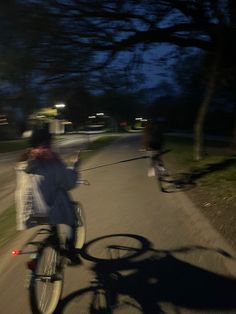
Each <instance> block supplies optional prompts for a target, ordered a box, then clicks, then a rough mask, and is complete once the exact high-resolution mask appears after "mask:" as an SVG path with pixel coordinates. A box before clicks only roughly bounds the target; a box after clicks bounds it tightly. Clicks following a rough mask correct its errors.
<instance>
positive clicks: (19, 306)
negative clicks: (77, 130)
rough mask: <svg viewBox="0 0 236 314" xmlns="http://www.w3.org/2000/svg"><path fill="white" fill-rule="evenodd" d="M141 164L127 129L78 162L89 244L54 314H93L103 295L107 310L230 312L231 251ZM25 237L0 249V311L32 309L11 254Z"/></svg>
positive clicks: (235, 286)
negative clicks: (117, 137) (88, 157)
mask: <svg viewBox="0 0 236 314" xmlns="http://www.w3.org/2000/svg"><path fill="white" fill-rule="evenodd" d="M148 162H149V161H148V159H147V158H146V155H145V153H144V152H142V151H140V138H139V135H137V134H134V135H126V136H124V137H122V138H120V139H119V140H117V141H115V142H114V143H113V144H111V145H109V146H108V147H106V148H105V149H104V150H102V151H101V152H99V153H98V154H97V155H96V156H95V157H93V158H91V159H90V160H89V161H88V162H87V163H86V164H84V165H83V166H82V169H81V176H82V178H83V179H86V180H89V182H90V184H91V185H90V186H80V187H78V188H76V189H75V190H74V191H73V192H72V195H73V197H74V199H76V200H79V201H80V202H82V204H83V206H84V209H85V212H86V224H87V243H89V242H90V241H91V240H93V239H94V241H93V242H92V244H90V245H88V246H87V247H86V250H85V251H84V252H83V257H82V258H81V259H82V265H80V266H75V267H67V268H66V271H65V281H64V289H63V295H62V302H61V304H60V307H59V309H58V311H57V314H58V313H66V314H75V313H76V314H77V313H83V314H87V313H95V311H94V312H92V311H91V307H92V305H93V306H94V303H95V302H97V303H98V300H100V302H101V304H100V307H103V303H104V299H106V297H107V296H108V297H107V298H108V299H109V300H110V301H109V302H110V305H111V308H112V313H122V314H123V313H124V314H130V313H131V314H132V313H134V314H135V313H145V314H154V313H155V314H158V313H167V314H172V313H173V314H174V313H176V314H177V313H178V314H179V313H181V314H182V313H184V314H185V313H214V314H222V313H236V297H235V291H236V279H235V278H236V262H235V259H234V258H233V256H234V254H235V253H234V252H233V250H232V249H231V248H230V247H229V245H228V244H227V243H226V242H225V241H224V239H222V238H221V237H220V235H219V234H218V233H217V232H216V231H215V230H214V229H213V228H212V226H211V224H210V222H208V221H206V219H205V218H204V217H203V216H202V215H201V214H200V213H199V211H198V210H197V208H195V207H194V205H193V204H192V203H191V202H190V200H189V199H188V198H187V197H186V196H185V195H184V193H182V192H179V193H170V194H168V193H163V192H161V191H160V189H159V185H158V183H157V181H156V178H155V177H148V176H147V168H148ZM28 233H31V231H30V232H28ZM27 236H28V235H27V234H26V235H25V234H24V233H20V234H19V235H18V237H17V239H16V241H15V242H12V243H9V244H8V245H7V246H6V247H5V248H3V250H2V252H1V254H0V258H1V264H0V274H1V276H0V289H1V294H0V312H1V313H11V314H29V313H31V312H30V310H29V305H28V298H27V290H26V289H25V288H24V280H25V267H24V261H25V259H26V257H25V256H19V257H11V256H10V250H11V249H12V248H17V247H19V245H20V244H21V243H22V242H23V241H24V239H25V238H26V237H27ZM108 247H110V249H108ZM118 258H119V259H118ZM233 275H234V276H233ZM96 278H99V283H97V282H96V281H95V282H94V279H96ZM91 281H92V282H91ZM96 284H97V285H98V286H99V289H98V290H99V297H98V296H97V297H96V298H94V292H93V290H92V287H94V286H96ZM95 299H96V300H95ZM97 299H98V300H97ZM89 308H90V310H89ZM96 313H109V312H108V311H107V310H103V311H102V310H101V309H100V312H98V311H97V312H96Z"/></svg>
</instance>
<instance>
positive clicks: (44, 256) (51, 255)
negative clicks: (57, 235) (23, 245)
mask: <svg viewBox="0 0 236 314" xmlns="http://www.w3.org/2000/svg"><path fill="white" fill-rule="evenodd" d="M62 263H63V260H62V257H61V256H60V253H59V252H58V250H57V249H56V248H55V247H53V246H52V245H51V244H49V243H48V244H46V245H45V246H44V247H43V248H41V249H40V251H39V252H38V258H37V259H36V265H35V270H33V271H32V274H31V280H30V285H29V294H30V305H31V309H32V313H34V314H52V313H53V312H54V311H55V309H56V307H57V305H58V302H59V300H60V297H61V292H62V286H63V265H62Z"/></svg>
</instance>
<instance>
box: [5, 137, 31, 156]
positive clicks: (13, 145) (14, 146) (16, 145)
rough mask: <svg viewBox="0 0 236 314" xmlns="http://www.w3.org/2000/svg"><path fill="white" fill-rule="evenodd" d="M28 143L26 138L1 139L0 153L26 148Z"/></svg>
mask: <svg viewBox="0 0 236 314" xmlns="http://www.w3.org/2000/svg"><path fill="white" fill-rule="evenodd" d="M27 145H28V142H27V140H25V139H23V140H14V141H1V142H0V153H9V152H13V151H17V150H22V149H26V148H27Z"/></svg>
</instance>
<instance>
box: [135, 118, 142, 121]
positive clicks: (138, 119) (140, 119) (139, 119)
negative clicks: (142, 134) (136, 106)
mask: <svg viewBox="0 0 236 314" xmlns="http://www.w3.org/2000/svg"><path fill="white" fill-rule="evenodd" d="M142 119H143V118H135V120H136V121H142Z"/></svg>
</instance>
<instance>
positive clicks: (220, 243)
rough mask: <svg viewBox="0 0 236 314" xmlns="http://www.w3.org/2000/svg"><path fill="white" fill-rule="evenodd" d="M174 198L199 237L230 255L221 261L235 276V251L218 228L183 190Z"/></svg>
mask: <svg viewBox="0 0 236 314" xmlns="http://www.w3.org/2000/svg"><path fill="white" fill-rule="evenodd" d="M174 198H175V200H176V201H177V202H178V203H179V204H180V206H181V208H182V209H183V210H184V212H185V214H186V215H187V216H188V218H189V219H190V222H191V223H192V225H194V227H195V228H196V230H198V235H199V237H200V238H201V239H203V240H204V241H205V242H207V243H208V244H209V245H211V247H212V248H214V249H216V250H224V251H226V252H227V253H228V254H230V255H231V256H230V257H224V258H222V262H223V264H224V266H225V268H226V269H227V271H228V272H229V274H230V275H232V276H234V277H235V276H236V251H235V249H233V247H232V246H231V245H230V244H229V243H228V242H227V240H226V239H225V238H224V237H223V236H222V235H221V234H220V233H219V232H218V230H217V229H216V228H215V227H214V226H213V225H212V224H211V223H210V221H209V220H208V219H207V218H206V216H205V215H204V214H203V213H202V212H201V211H200V210H199V209H198V208H197V207H196V205H195V204H194V203H193V202H192V201H191V200H190V198H189V197H188V196H187V195H186V194H185V193H184V192H178V193H175V195H174Z"/></svg>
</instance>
